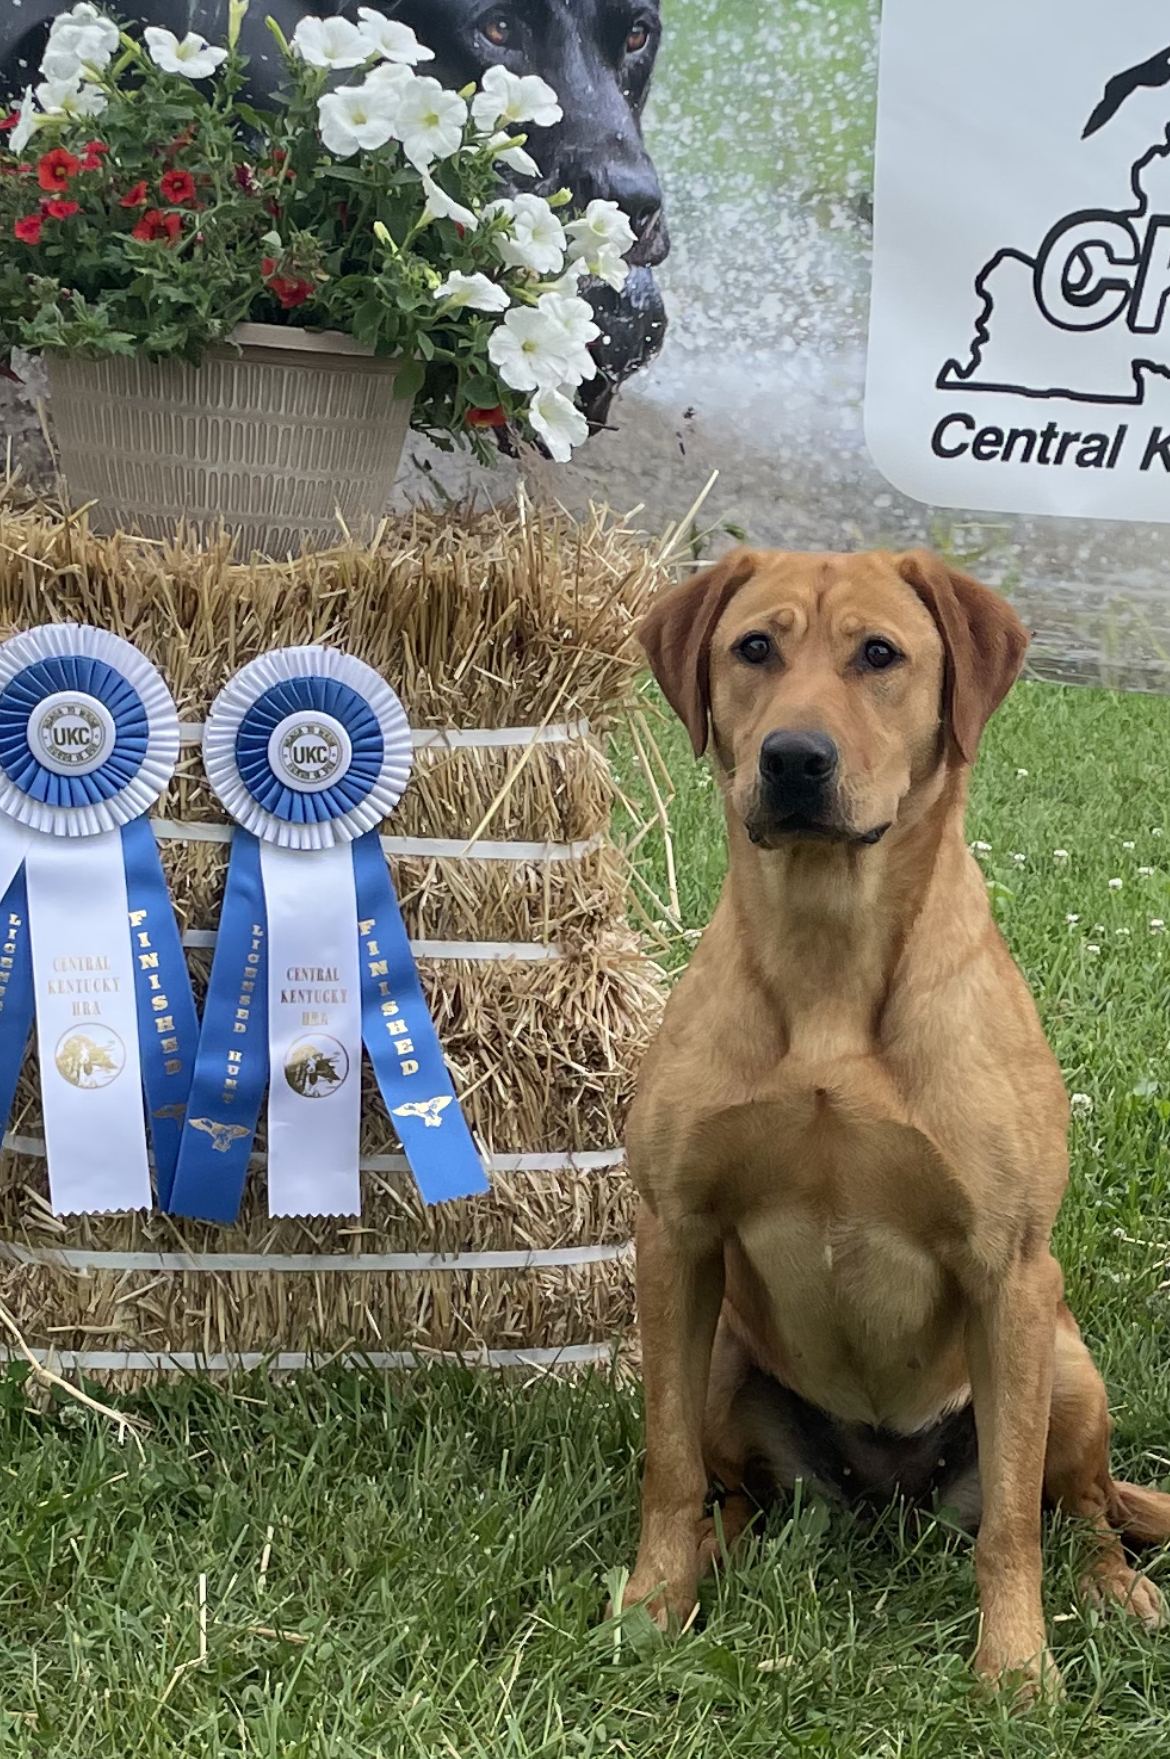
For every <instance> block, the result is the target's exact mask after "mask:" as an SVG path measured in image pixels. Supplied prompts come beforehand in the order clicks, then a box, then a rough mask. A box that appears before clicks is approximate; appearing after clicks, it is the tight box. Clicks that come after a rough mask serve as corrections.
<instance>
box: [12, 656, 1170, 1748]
mask: <svg viewBox="0 0 1170 1759" xmlns="http://www.w3.org/2000/svg"><path fill="white" fill-rule="evenodd" d="M660 731H661V740H662V744H663V749H664V750H665V751H666V752H667V754H668V757H669V761H670V765H671V768H672V771H673V773H674V775H675V778H676V784H677V796H676V800H675V804H674V809H673V818H674V825H675V833H674V855H675V861H676V864H677V875H678V894H679V903H680V907H681V911H682V916H683V920H684V923H685V925H686V926H688V927H694V926H697V925H699V924H701V923H702V921H703V920H704V917H705V915H706V913H707V911H708V909H709V907H710V904H711V901H712V899H713V897H714V894H715V891H716V888H717V886H718V883H719V879H720V876H721V866H722V852H721V832H720V828H719V825H718V821H717V815H716V809H715V804H714V799H713V795H712V790H711V787H710V785H709V783H708V781H707V779H706V775H705V771H704V770H703V769H702V768H701V767H696V766H692V765H691V763H690V760H689V757H688V756H687V754H686V753H685V751H684V747H683V741H682V739H681V737H680V736H678V734H677V732H676V730H675V729H673V728H669V727H667V725H666V724H665V723H663V725H662V727H661V729H660ZM1168 754H1170V701H1166V700H1160V699H1153V698H1138V697H1117V696H1110V695H1107V694H1104V693H1098V692H1088V691H1082V692H1075V691H1065V690H1059V689H1057V688H1055V687H1051V686H1040V685H1028V686H1024V687H1022V688H1020V689H1018V690H1017V691H1016V693H1015V694H1014V696H1013V697H1012V698H1011V700H1010V702H1009V704H1008V706H1007V707H1006V709H1005V710H1004V711H1003V712H1002V713H1001V715H1000V716H999V717H998V719H997V720H996V722H995V723H994V725H993V727H992V729H991V731H990V734H989V736H988V739H987V743H986V747H985V750H984V753H983V756H982V758H981V761H980V766H979V773H978V778H977V782H976V786H975V791H974V805H973V811H972V817H971V825H970V834H971V837H972V838H973V839H974V838H977V839H979V841H980V845H981V846H982V845H987V847H986V848H982V850H981V859H982V860H983V863H984V866H985V868H986V871H987V875H988V878H989V881H990V882H991V883H992V886H993V891H994V896H995V898H996V900H997V909H998V910H999V913H1000V916H1001V919H1002V921H1003V925H1004V928H1005V930H1006V932H1007V935H1008V937H1009V939H1010V941H1011V943H1012V946H1013V947H1014V949H1015V952H1016V954H1017V956H1018V957H1019V959H1020V960H1021V962H1022V964H1023V966H1024V968H1025V970H1026V972H1027V973H1028V976H1029V978H1030V979H1031V981H1032V983H1033V985H1034V987H1035V990H1036V993H1037V995H1038V996H1039V999H1040V1003H1041V1007H1042V1009H1043V1012H1044V1017H1045V1020H1046V1022H1047V1025H1048V1029H1049V1031H1050V1033H1051V1036H1052V1039H1053V1042H1054V1044H1055V1046H1056V1049H1057V1051H1058V1053H1059V1056H1060V1058H1061V1062H1062V1064H1063V1066H1064V1070H1065V1074H1066V1076H1067V1079H1068V1083H1069V1086H1070V1088H1071V1089H1072V1090H1073V1091H1074V1092H1076V1093H1078V1094H1082V1095H1084V1096H1085V1097H1084V1099H1083V1100H1080V1101H1078V1102H1077V1109H1078V1113H1079V1115H1078V1117H1077V1119H1076V1121H1075V1123H1074V1137H1073V1150H1074V1155H1073V1161H1074V1171H1073V1184H1072V1190H1071V1192H1070V1195H1069V1198H1068V1200H1067V1203H1066V1207H1065V1210H1064V1213H1063V1216H1062V1220H1061V1224H1060V1233H1059V1244H1060V1250H1061V1256H1062V1258H1063V1261H1064V1264H1065V1267H1066V1271H1067V1273H1068V1284H1069V1292H1070V1298H1071V1300H1072V1302H1073V1304H1074V1306H1075V1308H1076V1310H1077V1312H1078V1314H1079V1316H1080V1318H1081V1320H1082V1322H1083V1324H1084V1326H1085V1329H1086V1332H1087V1334H1088V1336H1089V1339H1090V1341H1091V1343H1092V1344H1093V1346H1094V1348H1095V1349H1096V1351H1097V1354H1098V1358H1099V1360H1100V1361H1101V1363H1102V1366H1103V1368H1104V1370H1105V1373H1106V1377H1107V1379H1108V1381H1109V1384H1110V1388H1111V1391H1112V1396H1113V1402H1114V1409H1115V1412H1116V1419H1117V1444H1116V1451H1117V1456H1118V1460H1119V1463H1120V1464H1121V1465H1122V1466H1123V1467H1124V1468H1125V1469H1126V1471H1127V1472H1128V1473H1130V1474H1131V1475H1134V1476H1137V1477H1140V1478H1146V1479H1153V1478H1157V1477H1158V1476H1159V1474H1162V1473H1165V1472H1167V1471H1170V1456H1168V1450H1170V1375H1168V1373H1167V1366H1168V1362H1170V1351H1168V1348H1167V1332H1166V1325H1167V1318H1168V1307H1167V1296H1166V1293H1165V1291H1164V1289H1163V1286H1162V1285H1163V1284H1164V1283H1165V1281H1166V1278H1167V1276H1170V1271H1168V1270H1167V1268H1166V1261H1167V1259H1168V1258H1170V1200H1168V1190H1167V1153H1166V1149H1167V1134H1168V1130H1170V1074H1168V1073H1167V1068H1168V1054H1167V1053H1168V1044H1167V1040H1168V1037H1170V935H1167V934H1166V933H1163V932H1162V931H1161V928H1160V923H1161V920H1163V919H1165V920H1166V921H1170V805H1168V799H1167V795H1168V792H1170V789H1168V784H1167V777H1166V771H1167V756H1168ZM618 767H619V770H620V772H621V774H622V777H623V783H624V785H625V786H626V788H627V790H628V791H629V792H630V794H631V796H634V795H637V794H638V793H639V786H638V777H637V772H636V768H635V764H634V760H633V757H632V754H631V752H630V751H629V750H628V749H625V748H623V749H622V750H621V751H620V752H619V759H618ZM1163 832H1164V834H1163ZM1057 851H1066V852H1067V853H1066V854H1061V855H1058V854H1056V853H1055V852H1057ZM640 857H641V859H642V862H643V867H644V873H645V877H646V880H647V882H648V883H649V884H650V885H651V886H652V887H653V888H654V889H655V890H656V891H657V892H658V893H659V895H665V894H666V893H667V891H668V880H667V877H666V873H665V866H664V861H663V851H662V849H661V847H660V846H659V847H655V846H654V844H653V840H652V839H647V840H646V842H645V843H644V844H643V845H642V849H641V851H640ZM1111 882H1113V883H1112V884H1111ZM1117 882H1119V883H1117ZM1151 925H1154V926H1151ZM956 1079H961V1071H956ZM0 1400H2V1403H0V1498H2V1502H3V1507H2V1510H0V1608H2V1620H0V1665H2V1675H0V1677H2V1679H3V1688H2V1690H0V1755H3V1759H8V1756H9V1755H12V1756H13V1759H15V1756H17V1755H22V1756H23V1755H26V1754H27V1755H46V1756H51V1759H106V1756H110V1759H113V1756H115V1755H116V1756H117V1759H132V1756H137V1755H142V1756H143V1759H163V1756H164V1755H166V1756H168V1759H169V1756H170V1755H175V1754H182V1755H192V1756H197V1759H215V1756H218V1755H232V1756H233V1759H234V1756H241V1759H242V1756H244V1755H262V1756H264V1759H356V1756H358V1755H361V1756H362V1759H375V1756H382V1759H389V1756H390V1755H395V1756H397V1755H399V1754H403V1755H414V1754H420V1755H421V1754H426V1755H432V1754H434V1755H447V1756H448V1759H451V1756H454V1759H480V1756H488V1755H490V1756H491V1759H521V1756H523V1759H529V1756H533V1759H534V1756H535V1755H549V1756H553V1755H566V1756H568V1759H590V1756H594V1759H602V1756H605V1759H609V1755H623V1754H624V1755H631V1756H637V1759H649V1756H651V1755H653V1756H654V1759H668V1756H670V1759H673V1756H675V1755H677V1756H678V1759H683V1756H686V1759H720V1756H723V1755H728V1756H730V1759H740V1756H744V1759H746V1756H747V1755H749V1754H751V1755H760V1756H761V1759H771V1756H773V1755H777V1756H784V1755H788V1754H802V1753H806V1752H808V1753H825V1754H832V1755H846V1756H850V1759H854V1756H855V1759H887V1756H889V1759H894V1756H898V1759H918V1756H924V1755H929V1756H930V1759H935V1756H937V1759H965V1756H968V1755H970V1756H971V1759H975V1756H976V1755H979V1756H982V1755H996V1756H1000V1755H1002V1756H1005V1759H1015V1756H1017V1755H1020V1756H1022V1755H1036V1756H1037V1759H1041V1756H1042V1759H1050V1756H1052V1755H1060V1756H1064V1755H1078V1756H1079V1755H1084V1756H1085V1759H1089V1756H1090V1755H1091V1756H1092V1759H1148V1756H1151V1755H1160V1754H1170V1725H1168V1722H1167V1712H1168V1710H1170V1632H1168V1633H1167V1634H1166V1635H1165V1636H1164V1637H1163V1638H1162V1639H1160V1640H1159V1639H1157V1638H1153V1639H1151V1638H1148V1637H1146V1636H1144V1635H1142V1634H1141V1633H1140V1632H1138V1631H1137V1630H1135V1629H1133V1628H1132V1627H1131V1626H1130V1624H1129V1623H1128V1621H1126V1620H1124V1619H1122V1618H1117V1617H1110V1618H1105V1619H1101V1618H1098V1617H1097V1615H1095V1614H1093V1613H1091V1612H1087V1611H1082V1610H1080V1609H1079V1608H1078V1607H1077V1605H1076V1603H1075V1600H1074V1595H1073V1582H1074V1578H1075V1574H1076V1561H1077V1555H1078V1549H1079V1544H1080V1541H1079V1537H1078V1535H1077V1533H1076V1532H1075V1531H1072V1530H1069V1529H1067V1528H1066V1529H1065V1530H1063V1531H1052V1532H1050V1537H1049V1543H1048V1571H1047V1596H1048V1605H1049V1611H1050V1614H1051V1616H1052V1617H1053V1620H1054V1623H1053V1626H1052V1630H1053V1637H1054V1645H1055V1649H1056V1652H1057V1656H1058V1658H1059V1660H1060V1663H1061V1665H1062V1666H1063V1669H1064V1673H1065V1678H1066V1682H1067V1686H1068V1702H1067V1703H1066V1704H1065V1705H1063V1706H1060V1707H1055V1708H1053V1707H1049V1708H1042V1709H1039V1710H1037V1711H1035V1712H1033V1713H1032V1714H1030V1715H1028V1716H1026V1717H1024V1718H1022V1719H1020V1720H1018V1721H1014V1722H1013V1721H1011V1720H1010V1719H1009V1718H1008V1717H1007V1716H1006V1715H1005V1713H1004V1712H1003V1710H1002V1709H1001V1708H1000V1707H999V1706H998V1705H996V1704H994V1703H987V1702H985V1701H984V1700H982V1699H981V1698H980V1697H979V1696H978V1694H977V1693H976V1692H975V1691H974V1689H973V1687H972V1683H971V1679H970V1676H969V1673H968V1669H967V1661H968V1657H969V1655H970V1653H971V1651H972V1648H973V1644H974V1635H975V1597H974V1582H973V1577H972V1569H971V1557H970V1550H969V1547H968V1545H967V1544H966V1543H965V1542H963V1541H960V1540H958V1539H956V1538H954V1537H953V1536H952V1535H950V1534H949V1533H948V1532H947V1531H946V1530H945V1529H944V1528H942V1527H941V1526H938V1525H928V1526H927V1527H926V1529H925V1531H922V1532H919V1533H917V1534H911V1533H909V1532H905V1531H902V1530H900V1528H899V1524H898V1521H897V1519H896V1518H895V1517H894V1516H893V1515H891V1516H890V1517H889V1518H888V1519H887V1520H886V1521H885V1522H884V1523H883V1524H882V1525H880V1526H879V1528H878V1530H877V1531H876V1532H872V1531H871V1532H869V1533H868V1534H865V1535H862V1534H859V1533H857V1532H856V1531H854V1530H853V1529H852V1528H851V1526H850V1523H849V1522H848V1520H846V1519H844V1518H839V1517H837V1516H832V1517H830V1516H829V1515H827V1514H826V1513H825V1511H824V1510H823V1509H821V1508H820V1507H818V1506H816V1505H808V1506H805V1507H803V1508H799V1509H797V1510H795V1511H794V1510H788V1511H784V1512H778V1513H777V1514H776V1515H775V1516H774V1517H773V1519H772V1521H771V1523H770V1525H769V1527H768V1528H767V1531H766V1534H765V1537H764V1541H763V1543H762V1544H761V1545H759V1546H758V1547H757V1548H756V1549H755V1550H754V1552H752V1553H750V1554H749V1555H747V1556H746V1557H745V1558H744V1560H743V1561H742V1563H741V1564H740V1566H739V1567H738V1568H737V1569H736V1570H735V1571H734V1572H733V1573H732V1574H731V1576H730V1577H729V1578H728V1579H727V1580H726V1581H724V1582H721V1583H718V1584H711V1585H710V1587H709V1588H708V1589H707V1590H706V1591H705V1595H704V1607H703V1617H702V1620H701V1621H700V1624H699V1626H698V1627H697V1628H696V1629H695V1630H694V1631H692V1632H691V1634H690V1635H688V1636H687V1637H686V1638H685V1639H684V1640H683V1641H681V1642H679V1643H678V1644H676V1645H674V1646H668V1645H666V1644H665V1643H663V1642H662V1641H661V1640H660V1639H659V1638H658V1637H657V1635H656V1634H655V1633H653V1632H652V1631H651V1630H650V1629H649V1627H648V1625H647V1623H646V1621H645V1620H644V1619H643V1618H641V1617H640V1616H634V1617H631V1618H629V1619H628V1620H627V1621H626V1622H625V1623H624V1625H623V1627H622V1628H621V1629H620V1631H619V1630H615V1629H614V1628H612V1627H610V1628H604V1627H602V1626H600V1625H599V1622H598V1615H599V1612H600V1607H601V1602H602V1598H603V1595H604V1592H605V1580H606V1576H607V1573H608V1572H610V1571H612V1570H613V1568H614V1567H615V1566H616V1565H619V1564H622V1563H629V1562H630V1561H631V1559H632V1555H633V1546H634V1540H635V1527H636V1519H635V1517H636V1502H635V1496H636V1486H637V1476H638V1464H639V1448H640V1437H641V1417H640V1409H639V1400H638V1397H637V1395H636V1393H635V1391H633V1390H632V1389H630V1388H628V1387H625V1386H615V1385H613V1384H611V1382H610V1380H609V1378H608V1377H607V1376H605V1375H602V1374H597V1375H593V1376H591V1377H588V1378H585V1379H581V1380H577V1381H559V1380H549V1379H542V1380H537V1381H532V1382H528V1383H521V1382H519V1381H517V1380H512V1381H510V1382H509V1381H500V1380H497V1379H491V1378H488V1377H486V1376H483V1375H479V1374H476V1373H473V1372H466V1373H464V1372H459V1371H444V1372H441V1373H428V1374H420V1375H416V1376H414V1377H411V1376H406V1375H395V1376H387V1377H382V1376H378V1375H374V1374H366V1375H363V1374H356V1373H350V1372H341V1371H327V1372H324V1373H322V1374H320V1375H317V1376H306V1377H304V1378H302V1379H300V1380H298V1381H296V1382H294V1383H286V1384H283V1385H280V1386H270V1385H268V1384H267V1383H266V1382H265V1381H264V1380H263V1378H261V1377H254V1378H251V1379H249V1380H247V1381H243V1382H239V1383H237V1384H236V1385H234V1386H232V1387H223V1386H218V1385H214V1384H211V1385H207V1384H201V1383H199V1382H198V1381H196V1380H193V1379H192V1380H191V1381H189V1382H187V1383H185V1384H183V1385H180V1386H170V1387H163V1388H158V1389H155V1390H153V1391H151V1392H147V1393H144V1394H141V1395H139V1396H138V1397H137V1398H136V1399H134V1400H131V1401H128V1402H129V1403H130V1404H131V1405H132V1406H133V1408H134V1409H136V1410H137V1411H138V1412H139V1413H140V1414H141V1415H142V1416H144V1417H146V1418H147V1419H148V1420H149V1421H150V1424H151V1431H150V1434H149V1436H148V1438H147V1439H146V1442H145V1457H144V1458H143V1459H140V1458H139V1457H138V1454H137V1452H136V1450H135V1449H134V1448H133V1447H132V1446H131V1445H129V1444H128V1443H123V1444H119V1442H118V1440H117V1438H116V1436H115V1435H114V1433H113V1432H112V1431H111V1430H110V1429H109V1427H108V1426H106V1425H104V1424H102V1423H101V1422H100V1421H99V1420H97V1419H93V1418H90V1417H89V1416H88V1415H86V1414H84V1413H82V1412H79V1411H77V1410H76V1409H74V1408H72V1407H70V1408H67V1409H60V1408H54V1409H52V1410H50V1411H49V1412H48V1413H46V1414H41V1413H39V1412H37V1411H34V1410H30V1409H29V1408H28V1406H27V1405H26V1403H25V1401H24V1397H23V1393H22V1390H21V1388H20V1387H19V1386H18V1385H17V1384H16V1383H15V1381H14V1380H12V1379H10V1380H9V1381H7V1382H6V1383H0ZM1152 1567H1153V1571H1154V1574H1155V1576H1156V1577H1159V1578H1161V1579H1162V1581H1163V1585H1164V1586H1167V1587H1170V1570H1168V1569H1166V1568H1165V1566H1164V1562H1163V1560H1161V1559H1158V1558H1155V1559H1154V1560H1153V1565H1152ZM201 1578H202V1579H203V1580H204V1582H205V1610H204V1622H205V1648H204V1654H203V1659H200V1654H201V1638H200V1606H199V1601H200V1581H201ZM279 1633H285V1634H284V1635H281V1634H279Z"/></svg>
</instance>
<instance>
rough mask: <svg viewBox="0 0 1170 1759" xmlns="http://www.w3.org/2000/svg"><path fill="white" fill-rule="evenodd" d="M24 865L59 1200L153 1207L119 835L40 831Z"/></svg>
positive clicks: (59, 1207) (73, 1211)
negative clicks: (77, 836) (80, 838)
mask: <svg viewBox="0 0 1170 1759" xmlns="http://www.w3.org/2000/svg"><path fill="white" fill-rule="evenodd" d="M25 874H26V878H27V882H28V903H29V930H30V936H31V945H32V964H33V987H34V991H35V995H36V1020H37V1050H38V1054H39V1057H40V1065H41V1097H42V1102H43V1105H44V1113H45V1140H46V1142H47V1144H48V1154H49V1191H50V1195H51V1197H52V1203H53V1209H54V1211H55V1213H56V1214H58V1215H77V1214H81V1213H83V1212H90V1213H93V1212H99V1211H103V1210H117V1209H148V1208H149V1207H150V1203H151V1190H150V1168H149V1165H148V1162H147V1155H146V1120H145V1110H144V1107H143V1100H142V1072H141V1068H140V1065H139V1056H138V1015H137V1001H136V998H135V989H134V967H133V953H132V949H131V945H130V925H129V917H128V907H127V902H126V871H125V867H124V864H123V859H122V838H121V832H120V831H117V830H113V831H102V832H100V833H99V834H98V835H97V836H92V837H87V838H86V839H85V847H84V850H82V849H81V848H79V846H78V844H77V842H76V841H75V840H72V839H69V838H65V837H54V836H45V835H42V834H39V833H33V834H32V836H31V840H30V843H29V849H28V854H27V856H26V858H25Z"/></svg>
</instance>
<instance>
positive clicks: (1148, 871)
mask: <svg viewBox="0 0 1170 1759" xmlns="http://www.w3.org/2000/svg"><path fill="white" fill-rule="evenodd" d="M1153 871H1154V870H1153V868H1152V867H1139V868H1138V872H1139V873H1140V874H1141V875H1142V877H1143V878H1144V879H1148V878H1149V877H1150V875H1151V874H1152V873H1153Z"/></svg>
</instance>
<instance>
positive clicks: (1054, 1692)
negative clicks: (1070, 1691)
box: [975, 1637, 1064, 1710]
mask: <svg viewBox="0 0 1170 1759" xmlns="http://www.w3.org/2000/svg"><path fill="white" fill-rule="evenodd" d="M1020 1647H1021V1646H1019V1645H1015V1644H1004V1643H1002V1642H998V1641H996V1639H995V1638H993V1637H992V1638H988V1637H985V1638H984V1639H983V1641H982V1643H980V1645H979V1649H978V1652H977V1654H976V1656H975V1672H976V1673H977V1674H978V1675H979V1677H980V1679H981V1680H982V1681H983V1683H984V1684H985V1685H987V1686H989V1687H992V1688H994V1689H995V1690H996V1691H997V1692H1002V1693H1004V1694H1005V1695H1006V1696H1007V1697H1008V1698H1009V1699H1010V1700H1011V1707H1012V1709H1013V1710H1026V1709H1027V1708H1028V1706H1029V1705H1030V1704H1034V1703H1035V1702H1036V1701H1037V1699H1039V1698H1048V1699H1051V1700H1054V1701H1055V1700H1059V1699H1062V1698H1063V1697H1064V1685H1063V1682H1062V1681H1061V1677H1060V1669H1059V1668H1058V1667H1057V1665H1056V1663H1055V1661H1053V1659H1052V1651H1051V1650H1050V1649H1049V1647H1048V1645H1047V1643H1044V1642H1043V1641H1041V1644H1040V1646H1039V1647H1038V1648H1037V1649H1036V1650H1035V1651H1034V1652H1033V1653H1032V1654H1031V1655H1026V1656H1024V1657H1023V1658H1020V1654H1019V1650H1020Z"/></svg>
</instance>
